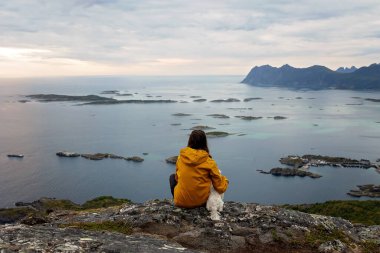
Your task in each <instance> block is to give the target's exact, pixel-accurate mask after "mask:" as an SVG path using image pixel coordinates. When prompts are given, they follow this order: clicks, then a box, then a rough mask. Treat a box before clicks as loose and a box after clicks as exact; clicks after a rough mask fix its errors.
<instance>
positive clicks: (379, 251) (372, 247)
mask: <svg viewBox="0 0 380 253" xmlns="http://www.w3.org/2000/svg"><path fill="white" fill-rule="evenodd" d="M361 246H362V248H363V253H380V245H379V244H378V243H376V242H375V241H366V242H363V243H362V244H361Z"/></svg>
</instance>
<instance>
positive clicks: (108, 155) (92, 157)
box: [56, 151, 144, 162]
mask: <svg viewBox="0 0 380 253" xmlns="http://www.w3.org/2000/svg"><path fill="white" fill-rule="evenodd" d="M56 155H57V156H60V157H83V158H85V159H88V160H93V161H99V160H103V159H108V158H109V159H123V160H126V161H133V162H143V161H144V158H141V157H139V156H131V157H124V156H119V155H115V154H111V153H95V154H79V153H75V152H68V151H60V152H57V153H56Z"/></svg>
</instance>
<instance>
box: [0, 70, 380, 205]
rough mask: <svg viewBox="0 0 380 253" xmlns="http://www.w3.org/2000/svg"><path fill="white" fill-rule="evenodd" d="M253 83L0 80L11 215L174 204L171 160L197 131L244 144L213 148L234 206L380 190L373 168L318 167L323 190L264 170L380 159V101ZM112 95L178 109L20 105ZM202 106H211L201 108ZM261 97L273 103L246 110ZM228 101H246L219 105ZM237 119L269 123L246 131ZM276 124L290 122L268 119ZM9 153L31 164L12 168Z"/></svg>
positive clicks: (0, 157)
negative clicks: (291, 162) (287, 163)
mask: <svg viewBox="0 0 380 253" xmlns="http://www.w3.org/2000/svg"><path fill="white" fill-rule="evenodd" d="M242 78H243V77H242V76H198V77H72V78H41V79H30V80H0V207H10V206H13V204H14V202H16V201H32V200H36V199H38V198H40V197H42V196H47V197H56V198H67V199H71V200H73V201H74V202H78V203H82V202H84V201H85V200H88V199H91V198H94V197H96V196H99V195H112V196H114V197H123V198H129V199H131V200H133V201H136V202H143V201H146V200H149V199H155V198H169V197H171V195H170V190H169V186H168V176H169V174H170V173H173V171H174V170H175V166H173V165H170V164H167V163H166V162H165V159H166V158H168V157H170V156H173V155H177V154H178V151H179V149H180V148H182V147H184V146H186V143H187V138H188V135H189V133H190V130H189V129H190V128H191V127H194V126H196V125H207V126H210V127H214V128H215V129H216V130H218V131H225V132H229V133H232V134H233V135H230V136H228V137H223V138H210V139H209V147H210V151H211V154H212V156H213V157H214V159H215V160H216V162H217V163H218V165H219V168H220V169H221V170H222V172H223V174H225V175H226V176H227V177H228V178H229V179H230V186H229V189H228V191H227V193H226V194H225V199H226V200H234V201H244V202H258V203H268V204H272V203H276V204H280V203H312V202H321V201H326V200H332V199H350V198H351V197H349V196H348V195H346V192H348V191H349V190H350V189H354V188H355V187H356V185H360V184H369V183H374V184H379V183H380V174H379V173H377V172H376V171H375V170H374V169H368V170H364V169H357V168H330V167H320V168H311V171H312V172H316V173H319V174H321V175H322V176H323V177H322V178H320V179H311V178H299V177H296V178H283V177H274V176H271V175H264V174H260V173H259V172H257V171H256V170H257V169H263V170H269V169H271V168H273V167H277V166H280V164H279V162H278V160H279V159H280V158H281V157H282V156H287V155H292V154H297V155H303V154H321V155H330V156H344V157H350V158H356V159H361V158H364V159H370V160H371V161H375V160H376V159H378V158H380V123H379V122H380V103H374V102H370V101H366V100H364V98H380V92H357V91H340V90H324V91H292V90H287V89H280V88H258V87H253V86H249V85H246V84H240V83H239V82H240V81H241V80H242ZM104 90H119V91H121V92H123V93H131V94H133V96H128V97H117V98H118V99H173V100H177V101H178V103H170V104H119V105H85V106H77V104H78V103H72V102H51V103H41V102H36V101H32V102H28V103H20V102H18V101H19V100H20V99H25V98H24V97H23V95H27V94H37V93H46V94H48V93H54V94H65V95H89V94H95V95H100V93H101V92H102V91H104ZM104 96H111V97H112V95H104ZM191 96H197V97H195V98H194V97H193V98H192V97H191ZM198 96H199V97H201V98H204V99H207V101H206V102H193V100H194V99H198V98H199V97H198ZM250 97H259V98H262V99H258V100H252V101H249V102H243V99H245V98H250ZM227 98H237V99H239V100H241V102H231V103H212V102H210V100H213V99H227ZM174 113H188V114H191V116H187V117H178V116H173V115H172V114H174ZM209 114H225V115H228V116H229V117H230V118H227V119H218V118H212V117H210V116H207V115H209ZM235 116H261V117H263V118H262V119H259V120H252V121H245V120H242V119H240V118H236V117H235ZM274 116H285V117H287V119H284V120H274V119H273V118H268V117H274ZM61 150H67V151H73V152H79V153H96V152H103V153H114V154H117V155H122V156H133V155H138V156H141V157H143V158H144V159H145V161H144V162H143V163H133V162H127V161H124V160H111V159H105V160H102V161H91V160H86V159H83V158H60V157H57V156H56V155H55V153H56V152H58V151H61ZM9 153H22V154H24V155H25V157H24V158H23V159H10V158H8V157H7V154H9ZM143 153H148V155H143Z"/></svg>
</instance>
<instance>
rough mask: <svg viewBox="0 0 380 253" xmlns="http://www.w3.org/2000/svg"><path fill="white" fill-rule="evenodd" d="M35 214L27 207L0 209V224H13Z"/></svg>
mask: <svg viewBox="0 0 380 253" xmlns="http://www.w3.org/2000/svg"><path fill="white" fill-rule="evenodd" d="M35 213H36V211H35V210H33V209H32V208H29V207H19V208H8V209H0V224H6V223H13V222H15V221H18V220H21V219H23V218H25V217H27V216H29V215H33V214H35Z"/></svg>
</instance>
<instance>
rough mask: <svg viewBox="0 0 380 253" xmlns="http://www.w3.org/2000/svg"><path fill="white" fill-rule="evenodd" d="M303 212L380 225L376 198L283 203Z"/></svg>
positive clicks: (378, 206) (288, 207)
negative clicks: (298, 203) (293, 203)
mask: <svg viewBox="0 0 380 253" xmlns="http://www.w3.org/2000/svg"><path fill="white" fill-rule="evenodd" d="M282 207H284V208H287V209H293V210H297V211H301V212H305V213H313V214H321V215H327V216H335V217H341V218H343V219H346V220H349V221H351V222H352V223H361V224H365V225H380V201H378V200H366V201H358V200H337V201H327V202H325V203H316V204H302V205H283V206H282Z"/></svg>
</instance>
